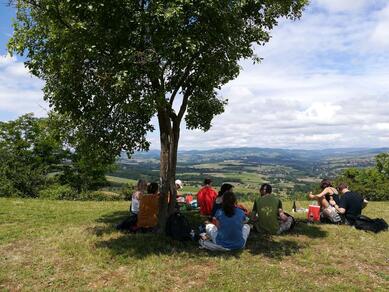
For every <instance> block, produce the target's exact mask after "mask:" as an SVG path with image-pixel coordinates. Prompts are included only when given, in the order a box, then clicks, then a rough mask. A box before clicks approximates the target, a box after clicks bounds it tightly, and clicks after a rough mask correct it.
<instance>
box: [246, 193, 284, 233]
mask: <svg viewBox="0 0 389 292" xmlns="http://www.w3.org/2000/svg"><path fill="white" fill-rule="evenodd" d="M281 208H282V204H281V201H280V200H279V199H278V198H277V197H275V196H274V195H273V194H267V195H264V196H262V197H260V198H257V199H256V200H255V203H254V208H253V209H254V210H256V213H257V220H258V221H257V222H256V224H255V227H256V229H257V230H258V231H259V230H264V231H266V232H268V233H271V234H276V233H277V232H278V230H279V228H280V224H279V219H278V214H279V209H281Z"/></svg>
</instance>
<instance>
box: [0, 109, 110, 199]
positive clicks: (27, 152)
mask: <svg viewBox="0 0 389 292" xmlns="http://www.w3.org/2000/svg"><path fill="white" fill-rule="evenodd" d="M87 142H88V141H87V140H85V139H84V138H83V133H82V131H80V129H78V128H77V127H74V125H72V124H71V123H70V121H69V120H68V119H67V118H65V117H64V116H61V115H58V114H53V113H50V114H49V116H48V117H47V118H37V117H34V115H33V114H25V115H22V116H20V117H19V118H17V119H16V120H14V121H8V122H0V196H6V197H7V196H20V197H32V198H35V197H39V196H40V195H43V194H44V193H45V192H46V193H47V192H50V191H52V192H53V191H55V190H53V189H55V188H56V189H57V192H59V193H62V196H64V194H66V193H68V194H69V196H70V197H71V196H76V195H75V194H77V193H82V192H84V191H87V190H96V189H98V188H99V187H101V186H103V185H106V184H107V180H106V178H105V174H106V172H107V171H109V170H112V168H113V163H114V161H113V160H110V159H107V157H105V155H104V152H103V151H100V149H98V148H96V147H91V146H90V145H89V144H88V143H87ZM59 195H60V194H59ZM65 196H66V195H65Z"/></svg>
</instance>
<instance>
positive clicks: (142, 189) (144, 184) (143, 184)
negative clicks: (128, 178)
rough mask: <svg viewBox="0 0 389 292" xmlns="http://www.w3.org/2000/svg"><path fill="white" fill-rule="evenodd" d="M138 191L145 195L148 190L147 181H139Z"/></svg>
mask: <svg viewBox="0 0 389 292" xmlns="http://www.w3.org/2000/svg"><path fill="white" fill-rule="evenodd" d="M136 190H137V191H139V192H142V193H144V192H145V191H146V190H147V181H145V180H144V179H140V180H138V183H137V185H136Z"/></svg>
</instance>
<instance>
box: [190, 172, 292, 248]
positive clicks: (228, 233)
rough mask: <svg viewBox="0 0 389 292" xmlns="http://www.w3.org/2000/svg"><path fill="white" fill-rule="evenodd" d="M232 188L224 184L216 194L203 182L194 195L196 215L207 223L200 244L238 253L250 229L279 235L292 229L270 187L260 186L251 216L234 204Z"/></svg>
mask: <svg viewBox="0 0 389 292" xmlns="http://www.w3.org/2000/svg"><path fill="white" fill-rule="evenodd" d="M233 188H234V186H233V185H231V184H228V183H225V184H223V185H222V186H221V188H220V191H219V192H218V193H216V191H215V190H214V189H213V188H212V186H211V180H209V179H206V180H205V181H204V186H203V187H202V188H201V189H200V191H199V192H198V194H197V201H198V204H199V207H200V214H202V215H203V216H206V217H208V219H209V220H207V221H206V226H205V233H203V234H201V237H202V240H210V241H211V242H212V243H213V247H215V246H216V247H220V250H225V249H228V250H234V249H242V248H244V246H245V245H246V241H247V238H248V236H249V234H250V230H251V229H254V230H255V231H257V232H266V233H270V234H280V233H282V232H285V231H287V230H289V229H290V228H291V227H292V225H293V222H294V219H293V217H292V216H290V215H289V214H287V213H285V212H284V210H283V209H282V202H281V200H280V199H279V198H277V197H276V196H274V195H273V194H272V186H271V185H270V184H267V183H265V184H262V185H261V187H260V189H259V193H260V196H259V197H257V198H256V199H255V201H254V205H253V208H252V211H251V212H249V211H248V210H247V209H246V208H245V207H244V206H243V205H241V204H238V203H237V199H236V197H235V195H234V193H233ZM250 225H251V226H250ZM206 246H207V245H206Z"/></svg>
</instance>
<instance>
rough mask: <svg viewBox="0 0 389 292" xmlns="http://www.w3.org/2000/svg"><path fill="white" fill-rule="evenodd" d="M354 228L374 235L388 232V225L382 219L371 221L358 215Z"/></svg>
mask: <svg viewBox="0 0 389 292" xmlns="http://www.w3.org/2000/svg"><path fill="white" fill-rule="evenodd" d="M354 226H355V228H357V229H361V230H366V231H372V232H375V233H378V232H380V231H385V230H388V224H387V223H386V221H385V220H384V219H382V218H375V219H371V218H369V217H367V216H364V215H359V216H358V217H357V219H355V223H354Z"/></svg>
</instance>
